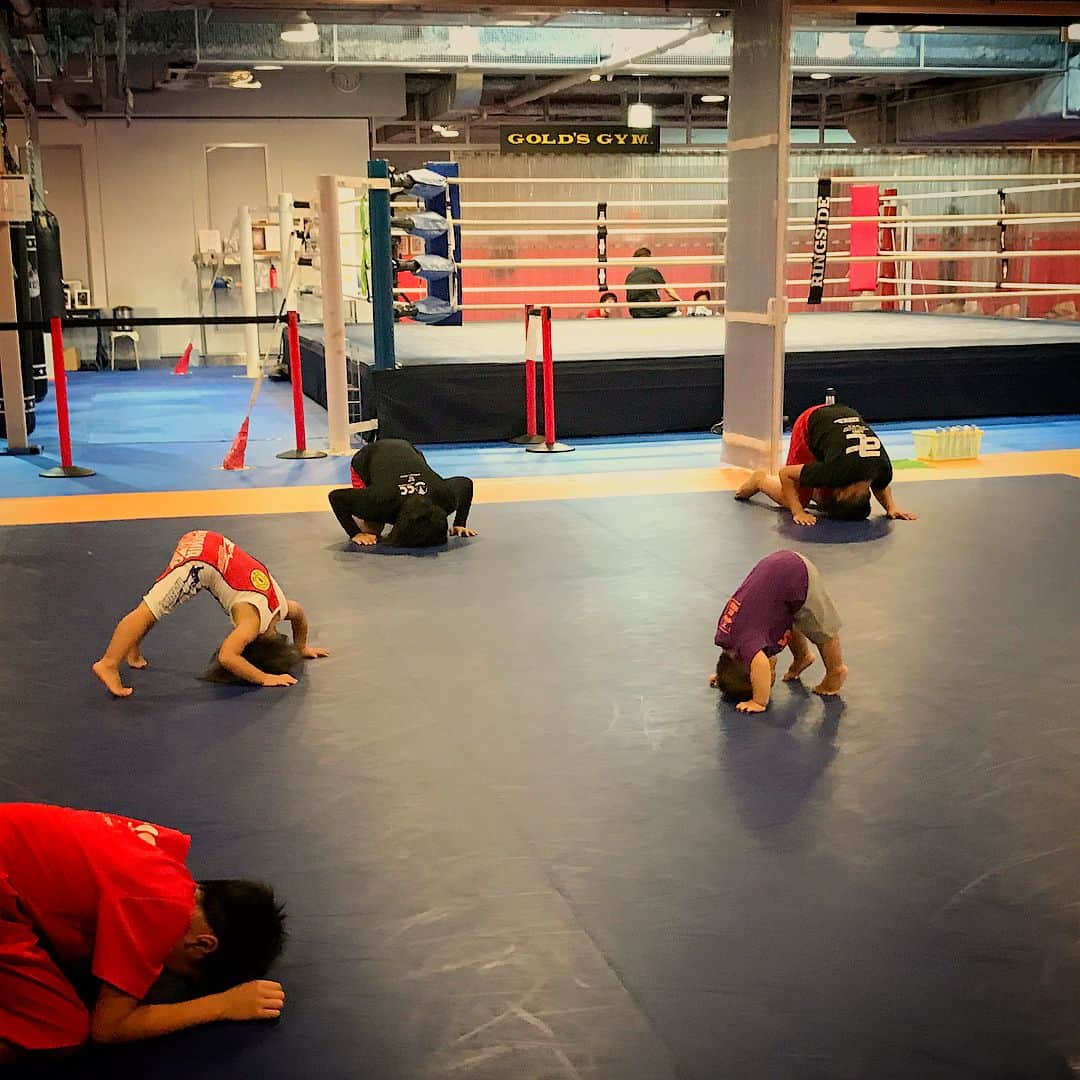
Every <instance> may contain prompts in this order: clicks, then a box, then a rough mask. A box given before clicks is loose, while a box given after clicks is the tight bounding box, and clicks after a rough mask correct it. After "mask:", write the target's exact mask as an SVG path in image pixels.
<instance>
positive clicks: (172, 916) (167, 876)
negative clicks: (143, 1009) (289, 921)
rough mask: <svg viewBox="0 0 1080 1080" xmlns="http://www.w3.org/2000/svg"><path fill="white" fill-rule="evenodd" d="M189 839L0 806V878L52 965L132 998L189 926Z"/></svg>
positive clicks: (127, 821) (143, 827)
mask: <svg viewBox="0 0 1080 1080" xmlns="http://www.w3.org/2000/svg"><path fill="white" fill-rule="evenodd" d="M190 845H191V837H189V836H185V835H184V834H183V833H179V832H175V831H174V830H173V829H166V828H164V827H163V826H161V825H151V824H149V823H147V822H142V821H133V820H132V819H131V818H126V817H121V816H120V815H118V814H99V813H96V812H94V811H92V810H69V809H67V808H65V807H61V806H39V805H32V804H29V803H5V804H0V879H3V878H6V879H7V884H8V885H9V886H10V887H11V888H12V889H14V891H15V892H16V893H17V894H18V897H19V900H20V902H21V906H22V908H23V909H24V910H25V911H26V912H27V913H28V914H29V916H30V918H31V920H32V922H33V924H34V928H35V930H36V931H37V932H38V935H39V936H40V937H41V938H42V939H43V940H44V942H45V943H46V944H47V945H48V946H49V947H50V948H51V950H52V951H53V953H54V954H55V956H56V958H57V959H58V960H59V961H60V963H61V964H71V965H74V964H77V963H79V962H85V961H87V960H89V961H90V963H91V969H92V971H93V974H94V976H95V977H96V978H99V979H101V980H102V981H104V982H107V983H109V984H110V985H111V986H114V987H116V989H117V990H120V991H122V992H123V993H125V994H130V995H131V996H132V997H134V998H139V999H142V998H143V997H145V996H146V993H147V992H148V991H149V989H150V987H151V986H152V985H153V983H154V981H155V980H156V979H157V977H158V976H159V975H160V974H161V971H162V967H163V965H164V961H165V959H166V957H167V956H168V954H169V952H170V951H171V950H172V948H173V946H174V945H176V944H177V942H179V941H180V940H181V938H183V936H184V934H185V933H186V932H187V930H188V927H189V926H190V925H191V916H192V914H193V913H194V910H195V882H194V880H193V879H192V876H191V874H190V873H189V872H188V869H187V867H186V866H185V865H184V861H185V859H186V858H187V853H188V848H189V847H190Z"/></svg>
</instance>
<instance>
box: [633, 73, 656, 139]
mask: <svg viewBox="0 0 1080 1080" xmlns="http://www.w3.org/2000/svg"><path fill="white" fill-rule="evenodd" d="M626 126H627V127H632V128H651V127H652V126H653V110H652V106H651V105H647V104H646V103H645V102H643V101H642V100H641V79H640V78H639V79H638V88H637V101H635V102H634V103H633V104H632V105H631V106H630V107H629V108H628V109H627V110H626Z"/></svg>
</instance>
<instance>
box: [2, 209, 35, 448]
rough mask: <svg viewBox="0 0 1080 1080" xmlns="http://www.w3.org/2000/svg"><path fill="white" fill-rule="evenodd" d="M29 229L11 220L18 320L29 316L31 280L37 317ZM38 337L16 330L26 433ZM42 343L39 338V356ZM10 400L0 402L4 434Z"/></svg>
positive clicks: (30, 427)
mask: <svg viewBox="0 0 1080 1080" xmlns="http://www.w3.org/2000/svg"><path fill="white" fill-rule="evenodd" d="M32 230H33V225H32V224H31V223H29V222H25V221H13V222H11V224H10V231H11V262H12V265H13V267H14V268H15V281H14V285H15V318H16V319H17V320H18V321H19V322H28V321H30V320H31V319H32V318H33V317H34V316H33V304H32V303H31V284H33V286H34V288H35V290H36V291H37V293H38V312H39V317H40V310H41V297H40V292H41V290H40V287H39V286H38V283H37V265H36V260H35V265H34V268H33V275H31V272H30V263H29V260H28V258H27V234H28V232H31V231H32ZM34 250H35V253H36V250H37V240H36V237H35V240H34ZM35 333H37V336H38V337H39V338H40V337H41V334H40V332H36V331H32V330H20V331H19V361H20V367H21V371H22V396H23V409H24V410H25V412H26V433H27V434H28V435H29V434H30V433H31V432H32V431H33V430H34V424H35V423H36V422H37V417H36V416H35V415H34V402H35V395H34V341H33V338H34V335H35ZM44 354H45V347H44V342H42V358H44ZM10 404H11V403H9V402H7V401H5V402H4V403H3V408H4V413H5V419H4V423H3V426H2V428H0V432H2V434H3V436H4V437H5V438H6V437H7V421H6V413H7V409H8V407H9V405H10Z"/></svg>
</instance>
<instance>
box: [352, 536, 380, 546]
mask: <svg viewBox="0 0 1080 1080" xmlns="http://www.w3.org/2000/svg"><path fill="white" fill-rule="evenodd" d="M352 542H353V543H354V544H359V545H360V547H371V545H372V544H377V543H378V542H379V538H378V537H377V536H376V535H375V534H374V533H357V534H356V535H355V536H354V537H353V538H352Z"/></svg>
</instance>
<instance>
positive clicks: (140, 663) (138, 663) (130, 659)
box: [127, 649, 149, 671]
mask: <svg viewBox="0 0 1080 1080" xmlns="http://www.w3.org/2000/svg"><path fill="white" fill-rule="evenodd" d="M148 663H149V661H148V660H147V659H146V657H145V656H143V654H142V653H141V652H140V651H139V650H138V649H132V650H131V652H129V653H128V654H127V666H128V667H130V668H136V669H137V670H140V671H141V670H142V669H143V668H144V667H146V666H147V664H148Z"/></svg>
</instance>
